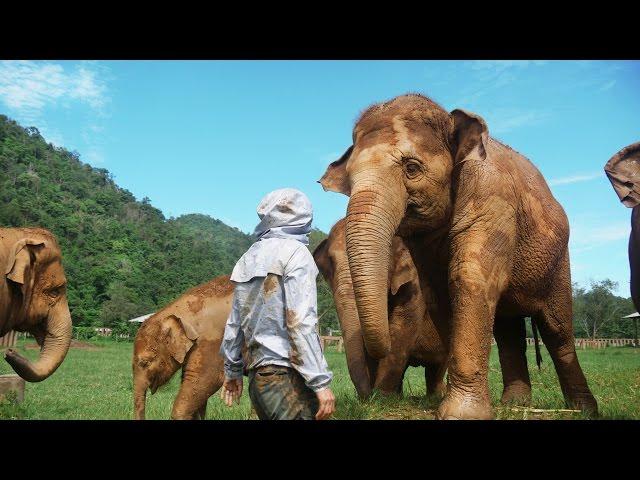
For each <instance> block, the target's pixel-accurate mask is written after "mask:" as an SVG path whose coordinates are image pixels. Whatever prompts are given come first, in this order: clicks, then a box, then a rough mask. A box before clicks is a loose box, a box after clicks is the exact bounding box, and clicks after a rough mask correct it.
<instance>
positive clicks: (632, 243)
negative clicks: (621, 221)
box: [604, 142, 640, 310]
mask: <svg viewBox="0 0 640 480" xmlns="http://www.w3.org/2000/svg"><path fill="white" fill-rule="evenodd" d="M604 171H605V173H606V174H607V177H608V178H609V181H610V182H611V185H613V188H614V190H615V191H616V193H617V194H618V197H619V198H620V201H621V202H622V204H623V205H624V206H625V207H629V208H632V209H633V210H631V234H630V235H629V268H630V270H631V298H632V300H633V305H634V306H635V307H636V310H640V209H639V208H638V205H640V142H638V143H634V144H631V145H629V146H627V147H625V148H623V149H622V150H620V151H619V152H618V153H616V154H615V155H614V156H613V157H611V158H610V159H609V161H608V162H607V164H606V165H605V166H604Z"/></svg>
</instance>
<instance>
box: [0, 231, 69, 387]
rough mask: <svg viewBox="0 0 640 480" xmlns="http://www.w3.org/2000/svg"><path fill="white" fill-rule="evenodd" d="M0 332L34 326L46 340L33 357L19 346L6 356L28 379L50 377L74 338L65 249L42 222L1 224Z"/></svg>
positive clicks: (36, 334)
mask: <svg viewBox="0 0 640 480" xmlns="http://www.w3.org/2000/svg"><path fill="white" fill-rule="evenodd" d="M0 265H2V268H3V272H2V273H3V274H4V278H3V279H2V282H0V336H2V335H5V334H6V333H7V332H9V331H10V330H16V331H18V332H29V333H30V334H32V335H33V336H34V337H35V339H36V341H37V342H38V344H39V345H40V347H41V349H40V357H39V358H38V360H36V361H35V362H30V361H29V360H27V359H26V358H24V357H23V356H22V355H20V354H19V353H17V352H16V351H15V350H13V349H8V350H7V351H6V352H5V359H6V360H7V362H8V363H9V364H10V365H11V367H12V368H13V369H14V370H15V372H16V373H17V374H18V375H20V376H21V377H22V378H24V379H25V380H26V381H28V382H40V381H42V380H45V379H46V378H48V377H49V376H50V375H51V374H52V373H53V372H55V371H56V369H57V368H58V367H59V366H60V364H61V363H62V361H63V360H64V358H65V356H66V355H67V352H68V350H69V345H70V344H71V314H70V313H69V305H68V303H67V290H66V287H67V279H66V277H65V275H64V269H63V268H62V254H61V252H60V247H59V246H58V242H57V241H56V238H55V237H54V235H53V234H52V233H51V232H49V231H47V230H45V229H42V228H0Z"/></svg>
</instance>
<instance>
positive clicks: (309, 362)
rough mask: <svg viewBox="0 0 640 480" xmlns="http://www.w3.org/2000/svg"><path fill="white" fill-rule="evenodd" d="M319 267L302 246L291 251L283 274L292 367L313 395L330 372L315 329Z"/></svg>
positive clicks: (329, 381)
mask: <svg viewBox="0 0 640 480" xmlns="http://www.w3.org/2000/svg"><path fill="white" fill-rule="evenodd" d="M317 274H318V269H317V267H316V265H315V262H314V260H313V257H312V256H311V254H310V253H309V252H308V250H307V249H306V248H305V247H301V248H299V249H298V250H296V252H295V253H294V254H293V256H292V257H291V259H290V260H289V262H288V263H287V267H286V271H285V275H284V297H285V314H286V326H287V331H288V333H289V340H290V343H291V355H290V361H291V366H292V367H293V368H295V369H296V370H297V371H298V372H299V373H300V375H302V377H303V378H304V380H305V383H306V385H307V386H308V387H309V388H310V389H311V390H313V391H314V392H316V394H317V393H318V392H320V391H322V390H324V389H326V388H327V387H328V386H329V384H330V383H331V379H332V378H333V374H332V373H331V372H330V371H329V366H328V365H327V361H326V360H325V358H324V355H323V354H322V349H321V347H320V338H319V337H318V333H317V331H316V326H317V323H318V315H317V311H316V310H317V290H316V276H317Z"/></svg>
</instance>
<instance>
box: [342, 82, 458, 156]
mask: <svg viewBox="0 0 640 480" xmlns="http://www.w3.org/2000/svg"><path fill="white" fill-rule="evenodd" d="M450 122H451V120H450V116H449V113H448V112H447V111H446V110H444V109H443V108H442V107H441V106H440V105H438V104H437V103H435V102H433V101H432V100H430V99H429V98H427V97H424V96H422V95H413V94H412V95H403V96H400V97H396V98H394V99H392V100H390V101H388V102H384V103H379V104H376V105H373V106H371V107H369V108H368V109H367V110H365V111H364V113H363V114H362V115H361V116H360V118H359V119H358V121H357V122H356V125H355V127H354V129H353V142H354V145H355V144H356V143H358V145H361V146H362V147H363V148H366V147H368V146H372V145H373V144H388V145H391V146H398V143H401V142H406V141H410V142H412V143H414V144H416V143H423V144H424V145H423V146H424V147H426V148H428V149H430V150H439V149H440V148H441V146H442V144H443V142H442V138H444V137H446V135H447V134H448V132H449V129H450Z"/></svg>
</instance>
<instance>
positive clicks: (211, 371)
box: [133, 275, 234, 420]
mask: <svg viewBox="0 0 640 480" xmlns="http://www.w3.org/2000/svg"><path fill="white" fill-rule="evenodd" d="M233 290H234V286H233V284H232V283H231V281H230V280H229V275H224V276H220V277H217V278H215V279H213V280H211V281H210V282H208V283H204V284H202V285H199V286H197V287H194V288H192V289H191V290H189V291H188V292H186V293H185V294H184V295H182V296H181V297H180V298H178V299H177V300H175V301H174V302H173V303H171V304H169V305H168V306H166V307H165V308H163V309H162V310H160V311H159V312H157V313H156V314H154V315H153V316H152V317H149V318H148V319H147V320H145V322H144V323H143V324H142V326H141V327H140V329H139V330H138V333H137V335H136V339H135V343H134V347H133V385H134V390H133V398H134V409H135V418H136V419H137V420H144V409H145V399H146V393H147V389H150V390H151V393H152V394H153V393H155V392H156V390H157V389H158V388H159V387H161V386H162V385H164V384H165V383H167V382H168V381H169V380H170V379H171V377H172V376H173V374H174V373H175V372H176V371H177V370H178V369H179V368H181V367H182V383H181V385H180V390H179V392H178V396H177V397H176V399H175V401H174V403H173V410H172V412H171V418H172V419H183V420H187V419H197V418H200V419H204V416H205V410H206V406H207V400H208V399H209V397H210V396H211V395H213V394H214V393H215V392H216V391H217V390H218V389H219V388H220V387H221V386H222V383H223V381H224V371H223V360H222V357H221V356H220V353H219V350H220V343H221V341H222V336H223V334H224V326H225V323H226V321H227V317H228V316H229V312H230V311H231V304H232V300H233Z"/></svg>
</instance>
